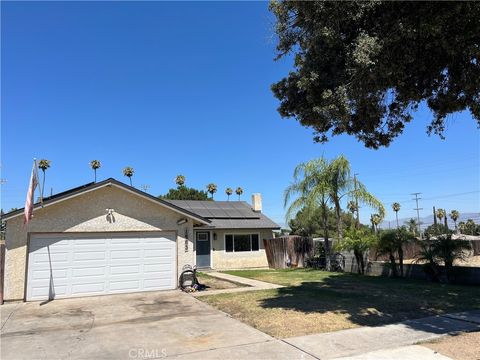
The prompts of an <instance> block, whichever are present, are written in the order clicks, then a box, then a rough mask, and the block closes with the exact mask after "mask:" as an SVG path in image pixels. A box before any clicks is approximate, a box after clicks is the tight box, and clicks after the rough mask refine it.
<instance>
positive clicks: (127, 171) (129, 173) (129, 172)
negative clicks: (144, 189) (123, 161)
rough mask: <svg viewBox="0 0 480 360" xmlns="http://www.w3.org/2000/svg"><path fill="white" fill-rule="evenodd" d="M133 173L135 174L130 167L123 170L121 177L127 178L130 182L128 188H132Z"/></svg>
mask: <svg viewBox="0 0 480 360" xmlns="http://www.w3.org/2000/svg"><path fill="white" fill-rule="evenodd" d="M134 173H135V170H133V168H132V167H130V166H127V167H126V168H124V169H123V175H125V176H126V177H128V179H129V180H130V186H132V176H133V174H134Z"/></svg>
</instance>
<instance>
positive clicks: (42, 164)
mask: <svg viewBox="0 0 480 360" xmlns="http://www.w3.org/2000/svg"><path fill="white" fill-rule="evenodd" d="M50 163H51V161H50V160H47V159H41V160H40V161H39V162H38V168H39V169H40V170H42V172H43V180H42V196H43V190H44V189H45V171H46V170H47V169H48V168H49V167H50Z"/></svg>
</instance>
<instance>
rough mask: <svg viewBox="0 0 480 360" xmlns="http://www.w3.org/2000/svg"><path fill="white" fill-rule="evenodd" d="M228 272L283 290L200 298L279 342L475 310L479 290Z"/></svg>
mask: <svg viewBox="0 0 480 360" xmlns="http://www.w3.org/2000/svg"><path fill="white" fill-rule="evenodd" d="M228 273H229V274H232V275H237V276H243V277H247V278H251V279H257V280H262V281H267V282H271V283H275V284H280V285H284V286H285V287H284V288H280V289H272V290H262V291H251V292H243V293H235V294H219V295H211V296H205V297H202V298H201V300H202V301H206V302H207V303H209V304H211V305H213V306H215V307H217V308H218V309H220V310H222V311H224V312H226V313H229V314H231V315H232V316H233V317H234V318H237V319H239V320H241V321H243V322H246V323H247V324H250V325H252V326H253V327H255V328H258V329H259V330H261V331H263V332H266V333H268V334H270V335H273V336H276V337H280V338H284V337H290V336H299V335H305V334H312V333H317V332H329V331H336V330H341V329H348V328H353V327H358V326H374V325H381V324H386V323H392V322H398V321H402V320H407V319H415V318H419V317H423V316H429V315H434V314H442V313H447V312H454V311H459V310H471V309H480V287H478V286H477V287H474V286H455V285H445V284H434V283H429V282H424V281H417V280H406V279H390V278H385V277H373V276H359V275H355V274H347V273H329V272H325V271H318V270H304V269H297V270H242V271H229V272H228Z"/></svg>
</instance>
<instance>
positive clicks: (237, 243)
mask: <svg viewBox="0 0 480 360" xmlns="http://www.w3.org/2000/svg"><path fill="white" fill-rule="evenodd" d="M259 248H260V244H259V238H258V234H227V235H225V251H226V252H241V251H258V249H259Z"/></svg>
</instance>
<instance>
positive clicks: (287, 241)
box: [263, 235, 313, 269]
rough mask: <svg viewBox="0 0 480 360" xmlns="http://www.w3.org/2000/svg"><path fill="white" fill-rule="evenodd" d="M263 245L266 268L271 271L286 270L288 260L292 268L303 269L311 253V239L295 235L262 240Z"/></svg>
mask: <svg viewBox="0 0 480 360" xmlns="http://www.w3.org/2000/svg"><path fill="white" fill-rule="evenodd" d="M263 245H264V248H265V253H266V255H267V260H268V266H269V267H270V268H273V269H285V268H287V267H288V266H287V264H288V263H289V260H290V264H291V266H292V267H304V266H305V260H306V259H308V258H309V257H310V256H311V254H312V252H313V239H312V238H308V237H302V236H296V235H289V236H281V237H278V238H275V239H264V240H263Z"/></svg>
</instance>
